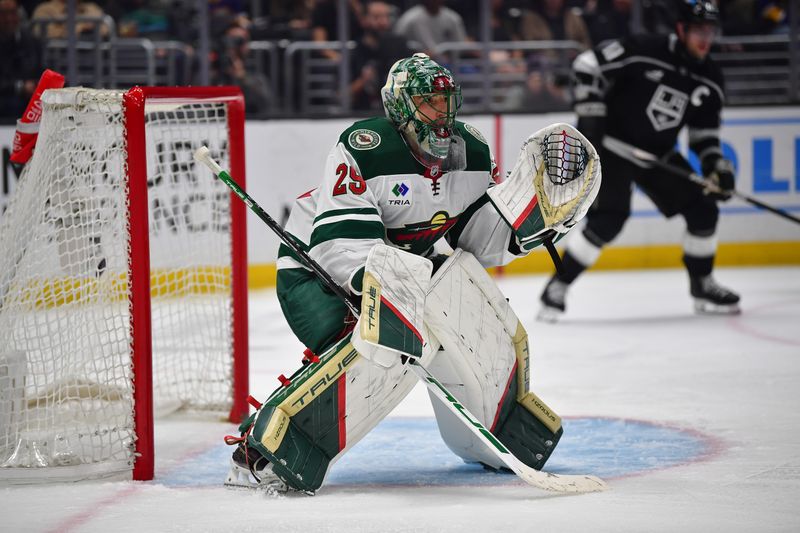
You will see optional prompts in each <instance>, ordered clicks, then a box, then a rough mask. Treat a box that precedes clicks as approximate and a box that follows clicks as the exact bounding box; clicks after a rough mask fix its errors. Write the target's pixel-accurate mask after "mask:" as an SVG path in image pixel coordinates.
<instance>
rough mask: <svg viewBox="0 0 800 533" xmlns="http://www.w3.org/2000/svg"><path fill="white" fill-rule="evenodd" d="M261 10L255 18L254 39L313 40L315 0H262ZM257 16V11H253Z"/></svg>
mask: <svg viewBox="0 0 800 533" xmlns="http://www.w3.org/2000/svg"><path fill="white" fill-rule="evenodd" d="M260 6H261V12H260V13H259V17H258V19H256V18H254V19H253V28H251V34H252V37H253V39H263V40H278V39H289V40H291V41H310V40H311V11H312V10H313V8H314V0H260ZM252 15H253V16H254V17H255V16H256V13H252Z"/></svg>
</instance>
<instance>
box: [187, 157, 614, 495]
mask: <svg viewBox="0 0 800 533" xmlns="http://www.w3.org/2000/svg"><path fill="white" fill-rule="evenodd" d="M194 158H195V160H196V161H198V162H200V163H203V164H204V165H206V166H207V167H208V168H210V169H211V171H212V172H213V173H214V175H215V176H217V178H219V179H220V180H221V181H222V182H224V183H225V184H226V185H227V186H228V187H230V188H231V190H233V192H235V193H236V195H237V196H239V198H241V199H242V200H243V201H244V203H245V204H246V205H247V207H249V208H250V210H251V211H253V212H254V213H255V214H256V215H258V217H259V218H260V219H261V220H263V221H264V223H266V224H267V226H269V228H270V229H271V230H273V231H274V232H275V233H276V234H277V235H278V238H279V239H281V241H282V242H283V243H284V244H286V245H287V246H288V247H289V248H291V249H292V251H293V252H294V253H295V254H296V255H297V257H298V258H299V259H300V261H302V262H303V264H305V265H306V266H307V267H308V268H310V269H311V270H312V272H314V274H316V275H317V276H319V278H320V280H321V281H322V283H324V284H325V286H327V287H328V288H329V289H330V290H331V291H333V293H334V294H336V296H338V297H339V298H340V299H341V300H342V301H343V302H344V303H345V305H347V308H348V309H349V310H350V312H351V313H353V316H355V317H358V316H359V315H360V314H361V312H360V310H359V308H358V306H357V305H356V303H355V302H353V300H351V299H350V297H349V295H348V294H347V292H345V290H344V289H343V288H342V287H341V286H340V285H339V284H338V283H336V281H335V280H334V279H333V278H331V276H330V275H329V274H328V273H327V272H326V271H325V269H323V268H322V267H321V266H320V265H319V263H317V262H316V261H314V259H312V258H311V257H310V256H309V255H308V253H306V251H305V250H303V248H302V247H301V246H299V245H298V244H297V242H295V240H294V239H293V238H292V236H291V235H289V234H288V233H287V232H286V231H284V229H283V228H282V227H280V225H278V223H277V222H275V220H274V219H273V218H272V217H270V216H269V215H268V214H267V213H266V212H265V211H264V210H263V209H262V208H261V207H260V206H259V205H258V203H256V201H255V200H253V199H252V198H251V197H250V195H248V194H247V193H246V192H245V191H244V190H242V188H241V187H239V185H238V184H237V183H236V182H235V181H234V179H233V178H232V177H231V175H230V174H229V173H228V172H227V171H225V170H223V169H222V167H220V166H219V164H218V163H217V162H216V161H214V159H213V158H212V157H211V154H210V152H209V150H208V148H206V147H205V146H202V147H200V148H199V149H198V150H197V151H196V152H195V154H194ZM409 366H410V367H411V368H412V370H414V373H415V374H416V375H417V377H418V378H419V379H420V381H422V382H423V383H424V384H425V386H427V387H428V389H429V390H430V391H432V393H433V394H434V395H435V396H436V397H437V398H439V399H440V400H441V401H442V402H443V403H444V404H445V406H447V407H448V408H449V409H450V410H451V411H452V412H453V413H455V414H456V416H458V417H459V419H460V420H461V421H462V422H463V423H464V425H465V426H466V427H467V428H469V429H470V430H471V431H472V432H473V433H474V434H475V435H476V436H477V437H478V438H479V439H481V440H482V441H483V442H484V444H485V445H486V447H487V448H488V449H489V450H491V451H492V453H494V455H495V456H496V457H497V458H498V459H500V460H501V461H502V462H503V464H505V465H506V466H507V467H508V468H509V469H510V470H511V471H512V472H514V473H515V474H516V475H517V476H519V477H520V478H521V479H522V480H523V481H525V482H526V483H528V484H529V485H533V486H534V487H538V488H540V489H544V490H549V491H553V492H573V493H581V492H598V491H601V490H605V489H606V488H607V486H606V484H605V482H604V481H603V480H601V479H599V478H597V477H595V476H589V475H558V474H551V473H548V472H541V471H539V470H536V469H534V468H531V467H529V466H528V465H526V464H525V463H523V462H522V461H520V460H519V459H517V457H515V456H514V454H512V453H511V452H510V451H509V450H508V449H507V448H506V447H505V446H503V444H502V443H501V442H500V441H499V440H497V438H496V437H495V436H494V435H492V433H491V432H490V431H489V430H488V429H486V427H485V426H484V425H483V424H481V423H480V422H479V421H478V419H477V418H476V417H475V416H474V415H473V414H472V413H470V412H469V410H467V408H466V407H464V406H463V405H461V404H460V403H459V402H458V400H456V398H455V397H454V396H453V395H452V394H450V391H448V390H447V388H445V386H444V385H442V384H441V383H440V382H439V381H438V380H437V379H436V378H435V377H434V376H433V375H432V374H431V373H430V372H428V370H427V369H426V368H424V367H423V366H421V365H420V364H418V363H417V362H416V361H414V360H413V359H411V360H410V361H409Z"/></svg>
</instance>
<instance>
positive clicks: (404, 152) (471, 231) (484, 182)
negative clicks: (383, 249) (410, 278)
mask: <svg viewBox="0 0 800 533" xmlns="http://www.w3.org/2000/svg"><path fill="white" fill-rule="evenodd" d="M456 130H457V132H458V135H459V136H460V137H461V138H462V139H463V141H464V143H465V149H466V160H467V162H466V168H464V169H462V170H453V171H449V172H437V171H436V170H435V169H433V170H432V169H427V168H425V167H424V166H422V165H421V164H420V163H418V162H417V161H416V159H414V157H413V156H412V155H411V152H410V151H409V149H408V147H407V145H406V143H405V141H404V140H403V138H402V136H401V135H400V133H399V132H398V131H397V130H396V129H395V127H394V126H393V125H392V123H391V122H389V121H388V120H387V119H385V118H373V119H367V120H362V121H359V122H356V123H355V124H353V125H352V126H351V127H350V128H348V129H347V130H345V131H344V132H343V133H342V134H341V136H340V137H339V142H338V143H337V144H336V146H334V147H333V148H332V149H331V151H330V153H329V154H328V159H327V162H326V165H325V174H324V176H323V179H322V183H321V184H320V186H319V187H318V188H317V189H314V190H313V191H310V192H308V193H306V194H304V195H302V196H300V197H299V198H297V200H295V203H294V206H293V208H292V212H291V215H290V216H289V220H288V222H287V224H286V228H285V229H286V231H287V232H289V233H290V234H291V235H292V236H294V237H295V239H296V240H298V241H299V242H301V243H302V244H303V246H304V247H305V249H306V250H307V251H308V253H309V255H310V256H311V257H312V258H313V259H314V260H316V261H317V262H318V263H320V265H321V266H322V267H323V268H325V270H326V271H327V272H328V273H329V274H330V275H331V276H332V277H333V278H334V279H335V280H336V281H337V282H338V283H339V284H341V285H342V286H344V287H346V288H348V289H350V290H351V291H353V292H358V291H359V290H360V278H359V276H360V273H361V271H363V265H364V264H365V262H366V259H367V254H368V253H369V251H370V249H371V248H372V247H373V246H374V245H375V244H377V243H385V244H388V245H390V246H394V247H396V248H400V249H402V250H406V251H409V252H411V253H414V254H417V255H426V254H428V253H430V252H431V251H432V249H433V245H434V243H435V242H436V241H437V240H438V239H441V238H445V239H446V240H447V241H448V243H449V244H450V245H451V246H452V247H454V248H455V247H459V248H462V249H464V250H466V251H469V252H471V253H472V254H473V255H475V257H476V258H477V259H478V260H479V261H480V262H481V263H482V264H483V265H484V266H487V267H488V266H496V265H502V264H506V263H508V262H510V261H511V260H513V259H514V258H515V257H516V256H517V255H524V252H522V251H520V250H519V249H518V248H517V247H516V239H515V238H514V236H513V234H512V232H511V228H510V227H509V226H508V224H507V223H506V222H505V221H504V220H503V219H502V217H501V216H500V214H499V213H498V212H497V210H496V209H495V208H494V207H493V206H492V204H491V203H490V202H489V201H488V196H487V195H486V190H487V189H488V188H489V187H490V186H491V185H492V184H493V183H494V178H495V177H496V173H497V168H496V166H495V164H494V160H493V158H492V155H491V152H490V150H489V146H488V144H487V143H486V140H485V139H484V137H483V135H481V133H480V132H479V131H478V130H477V129H476V128H475V127H473V126H471V125H469V124H465V123H463V122H456ZM509 248H511V250H512V251H509ZM277 267H278V273H279V275H280V274H281V272H284V271H287V270H290V269H298V268H304V267H303V265H302V264H301V263H300V262H299V261H298V258H297V257H295V255H294V254H293V253H292V252H291V250H289V248H288V247H286V246H285V245H281V247H280V249H279V251H278V261H277ZM354 282H355V283H354Z"/></svg>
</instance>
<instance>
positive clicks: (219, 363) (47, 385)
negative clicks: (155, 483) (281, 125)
mask: <svg viewBox="0 0 800 533" xmlns="http://www.w3.org/2000/svg"><path fill="white" fill-rule="evenodd" d="M42 105H43V114H42V121H41V125H40V133H39V139H38V142H37V147H36V151H35V153H34V156H33V158H32V160H31V161H30V162H29V163H28V164H27V166H26V167H25V170H24V172H23V175H22V177H21V178H20V181H19V183H18V185H17V189H16V191H15V193H14V195H13V197H12V200H11V203H10V204H9V207H8V209H7V211H6V213H5V214H4V215H3V216H2V218H0V484H4V483H5V484H10V483H33V482H37V481H53V480H63V481H67V480H69V481H74V480H82V479H91V478H100V477H107V476H115V477H118V476H119V477H121V476H125V477H128V476H130V475H131V474H130V472H131V470H132V476H133V478H134V479H140V480H146V479H152V477H153V473H154V451H153V448H154V442H153V412H154V411H155V412H157V413H160V412H171V411H173V410H177V409H188V410H197V411H205V412H215V413H216V412H218V413H220V415H221V416H226V417H228V418H229V419H231V420H232V421H239V420H241V419H242V418H243V417H244V416H245V415H246V414H247V410H248V408H247V402H246V394H247V392H246V391H247V279H246V275H247V271H246V268H247V258H246V231H245V211H244V205H243V204H242V202H240V201H238V199H236V198H235V196H233V194H232V193H230V192H229V190H228V188H227V187H226V186H225V184H224V183H221V182H220V181H219V180H217V179H216V178H215V176H213V175H212V174H211V172H210V171H208V170H207V169H205V167H203V166H202V165H199V164H197V165H196V164H195V162H194V161H193V159H192V154H193V153H194V151H195V150H196V149H197V148H198V147H200V146H201V145H207V146H208V147H209V148H210V150H211V152H212V154H213V155H214V156H215V157H216V158H218V160H219V161H221V162H224V164H225V165H226V166H227V167H229V168H230V169H231V172H232V174H233V175H234V176H236V179H237V180H239V183H241V184H242V185H244V102H243V99H242V96H241V93H240V91H239V90H238V89H236V88H229V87H205V88H174V87H169V88H166V87H136V88H133V89H131V90H130V91H127V92H121V91H105V90H92V89H81V88H71V89H59V90H51V91H47V92H46V93H45V94H44V96H43V98H42Z"/></svg>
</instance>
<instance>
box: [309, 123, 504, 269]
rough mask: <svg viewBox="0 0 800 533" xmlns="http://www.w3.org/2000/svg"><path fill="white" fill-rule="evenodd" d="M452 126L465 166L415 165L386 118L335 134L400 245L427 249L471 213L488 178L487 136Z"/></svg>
mask: <svg viewBox="0 0 800 533" xmlns="http://www.w3.org/2000/svg"><path fill="white" fill-rule="evenodd" d="M456 130H457V132H458V134H459V135H460V136H461V138H462V139H463V140H464V143H465V148H466V168H464V169H463V170H453V171H449V172H441V171H439V170H438V169H436V168H433V169H428V168H426V167H425V166H423V165H422V164H420V163H419V162H418V161H417V160H416V159H415V158H414V156H413V155H412V154H411V151H410V150H409V148H408V146H407V145H406V143H405V141H404V140H403V137H402V135H401V134H400V133H399V132H398V131H397V130H396V129H395V128H394V126H393V125H392V123H391V122H389V121H388V120H387V119H386V118H371V119H367V120H362V121H358V122H356V123H355V124H353V125H352V126H351V127H350V128H348V129H347V130H345V131H344V133H342V135H341V136H340V138H339V142H340V143H341V144H342V145H343V146H344V148H345V150H346V151H347V152H348V153H349V154H350V155H351V156H352V158H353V159H354V160H355V162H356V164H357V165H358V171H359V172H360V173H361V177H362V178H363V179H364V180H365V182H366V184H367V187H368V188H369V190H370V192H371V193H372V195H373V197H374V200H375V202H376V204H377V205H376V207H377V208H378V210H379V212H380V215H381V219H382V221H383V224H384V226H385V227H386V237H387V239H388V240H389V241H390V242H391V243H392V244H393V245H394V246H396V247H398V248H400V249H402V250H406V251H409V252H411V253H415V254H422V253H424V252H426V251H427V250H429V249H430V248H431V246H433V243H434V242H435V241H436V240H438V239H439V238H441V237H443V236H444V235H446V234H447V233H448V232H449V231H450V229H452V228H453V227H454V226H456V224H457V223H458V222H459V220H460V219H462V218H465V217H466V216H468V215H469V213H471V212H472V210H470V207H472V206H473V204H475V203H476V202H477V201H478V200H480V199H481V198H482V197H483V195H484V193H485V192H486V189H487V188H488V187H489V185H490V184H491V183H492V177H493V172H495V166H494V161H493V159H492V156H491V153H490V150H489V146H488V144H487V142H486V139H484V137H483V136H482V135H481V133H480V132H479V131H478V130H477V129H476V128H475V127H473V126H471V125H469V124H465V123H463V122H456ZM473 209H474V207H473ZM318 216H319V214H318Z"/></svg>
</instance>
